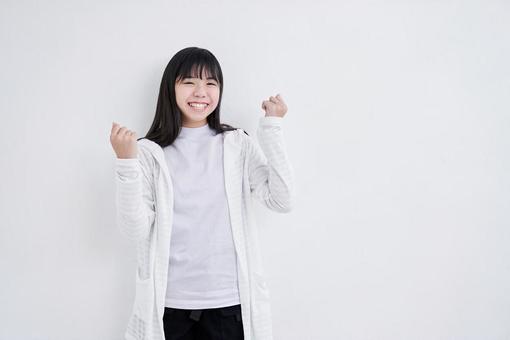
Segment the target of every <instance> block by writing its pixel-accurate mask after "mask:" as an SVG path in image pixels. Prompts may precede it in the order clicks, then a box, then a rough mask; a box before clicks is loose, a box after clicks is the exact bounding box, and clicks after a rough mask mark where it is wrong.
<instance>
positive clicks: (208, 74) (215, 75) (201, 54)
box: [175, 49, 223, 89]
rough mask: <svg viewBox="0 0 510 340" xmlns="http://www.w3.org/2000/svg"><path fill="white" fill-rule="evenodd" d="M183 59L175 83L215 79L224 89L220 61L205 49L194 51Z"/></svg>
mask: <svg viewBox="0 0 510 340" xmlns="http://www.w3.org/2000/svg"><path fill="white" fill-rule="evenodd" d="M193 52H194V53H190V54H189V55H188V56H186V57H185V58H183V59H182V63H181V65H180V67H179V68H178V69H177V72H176V79H175V81H176V82H178V81H180V80H181V79H184V78H201V79H202V78H206V79H214V80H216V81H217V82H218V84H219V85H220V89H223V75H222V72H221V68H220V65H219V64H218V61H217V60H216V58H215V57H214V55H212V54H211V53H210V52H209V51H207V50H205V49H201V50H196V51H193Z"/></svg>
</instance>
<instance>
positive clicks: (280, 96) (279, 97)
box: [276, 93, 283, 101]
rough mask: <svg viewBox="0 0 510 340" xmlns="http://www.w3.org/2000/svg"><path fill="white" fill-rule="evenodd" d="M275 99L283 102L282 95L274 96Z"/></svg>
mask: <svg viewBox="0 0 510 340" xmlns="http://www.w3.org/2000/svg"><path fill="white" fill-rule="evenodd" d="M276 99H278V100H281V101H283V97H282V95H281V94H279V93H278V94H277V95H276Z"/></svg>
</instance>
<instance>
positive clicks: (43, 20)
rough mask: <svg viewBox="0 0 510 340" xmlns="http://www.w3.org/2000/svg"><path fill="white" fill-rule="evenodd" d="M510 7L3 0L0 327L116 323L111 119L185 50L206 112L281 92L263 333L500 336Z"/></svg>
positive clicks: (142, 123)
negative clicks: (276, 202) (279, 200)
mask: <svg viewBox="0 0 510 340" xmlns="http://www.w3.org/2000/svg"><path fill="white" fill-rule="evenodd" d="M509 14H510V5H509V3H508V2H504V1H464V2H463V1H407V2H406V1H385V2H382V1H381V2H375V1H373V2H369V1H364V2H360V1H350V2H347V1H329V2H328V1H310V2H304V1H258V2H256V3H255V2H252V3H241V2H239V1H227V0H223V1H166V2H163V1H144V2H142V1H139V2H132V1H131V2H130V1H96V2H92V1H63V0H62V1H46V2H40V1H14V0H3V1H2V2H1V7H0V27H1V31H0V48H1V53H0V71H1V76H0V82H1V83H0V98H1V100H0V110H1V121H0V129H1V131H0V132H1V133H0V143H1V146H2V157H1V168H0V170H1V178H2V184H1V191H0V216H1V224H0V225H1V229H0V269H1V281H0V282H1V283H0V320H1V321H0V339H1V340H4V339H9V340H18V339H19V340H61V339H62V340H64V339H66V340H69V339H80V340H81V339H107V340H110V339H121V338H122V335H123V333H124V331H125V326H126V323H127V320H128V317H129V314H130V311H131V306H132V299H133V297H134V274H135V266H136V253H135V247H134V244H132V243H131V242H130V241H129V240H125V239H123V238H122V236H121V235H120V234H119V231H118V230H117V227H116V224H115V199H114V197H115V196H114V194H115V182H114V153H113V149H112V148H111V145H110V144H109V134H110V129H111V123H112V121H116V122H118V123H120V124H122V125H125V126H128V127H129V128H132V129H134V130H135V131H137V133H138V135H139V136H143V135H145V133H146V132H147V130H148V128H149V127H150V124H151V123H152V119H153V117H154V112H155V107H156V100H157V95H158V90H159V85H160V81H161V76H162V74H163V70H164V68H165V67H166V64H167V63H168V61H169V60H170V58H171V57H172V56H173V55H174V54H175V53H176V52H177V51H179V50H180V49H182V48H185V47H188V46H198V47H203V48H207V49H209V50H210V51H211V52H212V53H213V54H215V56H216V57H217V58H218V60H219V61H220V64H221V65H222V68H223V73H224V79H225V91H224V97H223V102H222V104H223V105H222V121H223V122H225V123H229V124H232V125H234V126H236V127H242V128H244V129H246V130H247V131H248V132H249V133H250V134H251V135H255V132H256V127H257V122H258V118H259V117H261V116H263V114H264V113H263V111H262V109H261V108H260V105H261V103H262V101H263V100H265V99H268V97H269V96H271V95H276V94H277V93H281V94H282V96H283V98H284V100H285V101H286V103H287V105H288V108H289V111H288V113H287V115H286V116H285V118H284V136H285V140H286V145H287V149H288V153H289V155H290V159H291V162H292V165H293V167H294V169H295V175H296V184H297V194H298V196H297V200H296V205H295V208H294V210H293V211H292V212H290V213H289V214H278V213H274V212H271V211H268V210H266V209H265V208H263V206H262V205H257V217H258V224H259V227H260V229H261V240H260V241H261V245H262V247H263V249H262V251H263V260H264V262H265V268H266V274H267V283H268V287H269V289H270V294H271V298H272V306H273V307H272V310H273V323H274V324H273V328H274V335H275V340H276V339H278V340H287V339H293V340H305V339H306V340H308V339H310V340H317V339H318V340H322V339H326V340H329V339H342V340H343V339H346V340H350V339H352V340H354V339H363V340H372V339H374V340H375V339H381V340H390V339H391V340H396V339H402V340H404V339H405V340H408V339H412V340H420V339H427V340H429V339H438V340H439V339H441V340H442V339H452V340H453V339H483V340H487V339H510V288H509V287H510V246H509V243H510V230H509V226H510V217H509V211H510V180H509V174H510V158H509V147H510V137H509V136H508V134H509V132H510V129H509V128H510V102H509V94H510V91H509V90H510V77H509V76H510V67H509V60H510V43H509V41H510V40H509V33H510V20H509Z"/></svg>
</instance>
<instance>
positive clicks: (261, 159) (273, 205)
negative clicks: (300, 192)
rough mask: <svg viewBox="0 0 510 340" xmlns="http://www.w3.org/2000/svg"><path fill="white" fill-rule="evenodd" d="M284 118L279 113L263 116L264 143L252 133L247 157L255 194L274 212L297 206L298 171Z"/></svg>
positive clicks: (259, 134) (261, 133) (259, 133)
mask: <svg viewBox="0 0 510 340" xmlns="http://www.w3.org/2000/svg"><path fill="white" fill-rule="evenodd" d="M282 120H283V117H275V116H264V117H261V118H260V120H259V126H258V129H257V139H258V144H260V146H259V145H258V144H257V143H255V141H254V140H253V138H251V137H249V136H248V137H247V149H246V157H248V174H249V176H248V177H249V182H250V190H251V193H252V197H255V198H256V199H257V200H258V201H259V202H261V203H262V204H264V205H265V206H266V207H267V208H269V209H271V210H273V211H276V212H281V213H286V212H290V211H291V210H292V207H293V201H294V171H293V168H292V165H291V164H290V161H289V157H288V155H287V151H286V147H285V143H284V139H283V131H282Z"/></svg>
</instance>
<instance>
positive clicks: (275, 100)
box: [269, 96, 278, 104]
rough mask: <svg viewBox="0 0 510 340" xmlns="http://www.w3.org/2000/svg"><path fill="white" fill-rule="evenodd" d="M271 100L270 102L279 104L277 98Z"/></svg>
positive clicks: (270, 98)
mask: <svg viewBox="0 0 510 340" xmlns="http://www.w3.org/2000/svg"><path fill="white" fill-rule="evenodd" d="M269 100H270V101H271V102H272V103H275V104H278V99H276V98H275V97H273V96H271V97H269Z"/></svg>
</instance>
